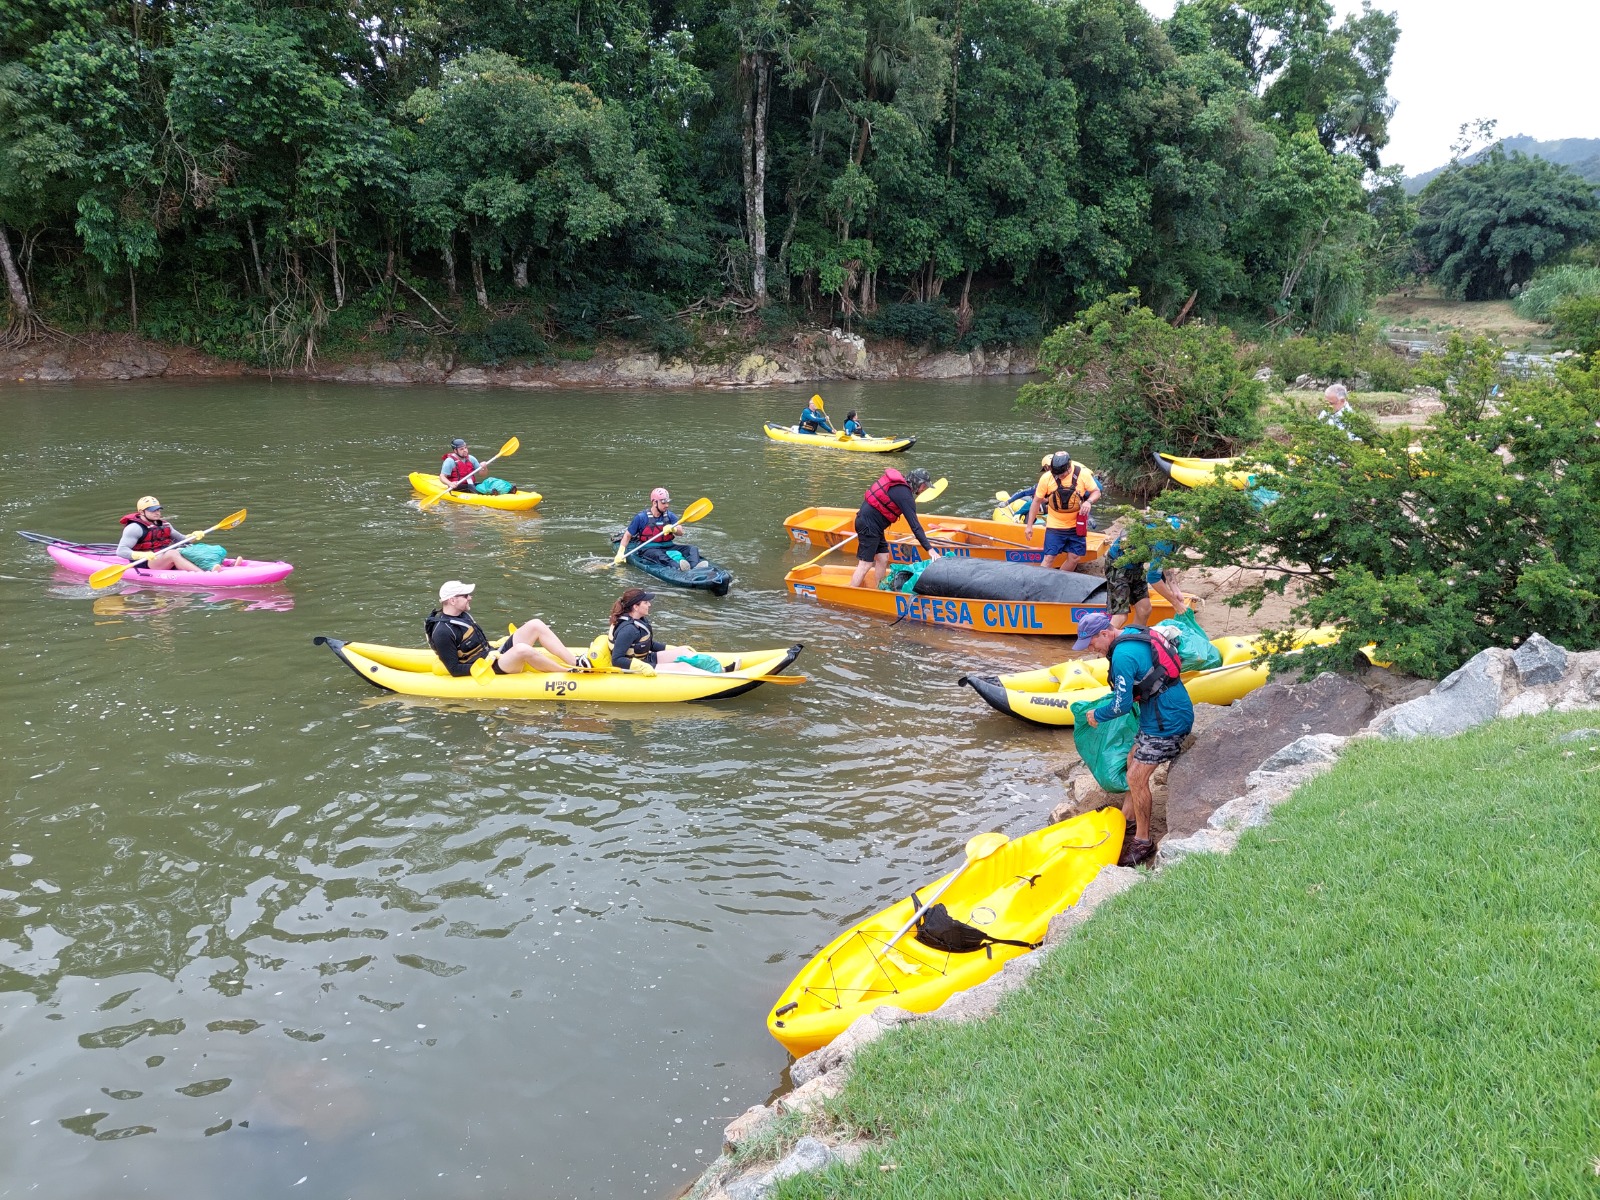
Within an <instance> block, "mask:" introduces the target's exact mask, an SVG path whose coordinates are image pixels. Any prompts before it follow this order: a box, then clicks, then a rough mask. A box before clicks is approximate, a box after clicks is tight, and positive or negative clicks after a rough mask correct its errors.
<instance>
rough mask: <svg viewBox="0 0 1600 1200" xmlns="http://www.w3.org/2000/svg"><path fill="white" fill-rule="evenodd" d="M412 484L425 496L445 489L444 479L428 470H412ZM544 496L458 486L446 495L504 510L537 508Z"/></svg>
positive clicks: (449, 499) (453, 500) (456, 500)
mask: <svg viewBox="0 0 1600 1200" xmlns="http://www.w3.org/2000/svg"><path fill="white" fill-rule="evenodd" d="M411 486H412V487H414V488H416V489H417V491H419V492H421V493H422V494H423V495H424V496H435V495H438V494H439V493H440V492H442V491H445V490H446V489H445V485H444V481H443V480H442V479H440V478H439V477H438V476H437V475H429V474H428V473H427V472H426V471H413V472H411ZM543 499H544V497H543V496H541V495H540V494H539V493H538V492H512V493H510V494H509V495H505V496H480V495H478V494H477V493H476V492H466V491H462V490H461V489H460V488H457V489H456V490H455V491H453V492H451V493H450V494H449V495H448V496H446V497H445V500H446V501H447V502H449V503H451V504H468V505H473V506H476V507H478V508H498V509H500V510H502V511H504V512H526V511H527V510H528V509H530V508H537V507H538V506H539V501H541V500H543Z"/></svg>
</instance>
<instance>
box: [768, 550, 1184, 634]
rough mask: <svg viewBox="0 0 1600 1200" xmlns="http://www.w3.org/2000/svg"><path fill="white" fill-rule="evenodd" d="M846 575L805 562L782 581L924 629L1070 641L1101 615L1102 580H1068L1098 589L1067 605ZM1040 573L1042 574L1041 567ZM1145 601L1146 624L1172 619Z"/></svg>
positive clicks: (843, 569) (804, 593)
mask: <svg viewBox="0 0 1600 1200" xmlns="http://www.w3.org/2000/svg"><path fill="white" fill-rule="evenodd" d="M937 561H938V562H948V561H950V560H948V559H940V560H937ZM935 565H936V564H935ZM931 569H932V568H931V567H930V570H931ZM851 573H852V568H851V567H849V566H843V565H838V566H835V565H829V564H825V563H816V564H810V563H808V564H807V565H805V566H803V567H796V568H795V569H794V570H792V571H790V572H789V573H788V574H787V575H785V576H784V577H783V582H784V583H785V584H786V585H787V586H788V588H789V591H790V592H791V593H792V594H793V595H794V596H796V597H798V598H800V599H803V600H815V601H817V602H818V603H821V604H837V605H841V606H843V607H845V608H855V609H860V610H861V611H862V612H870V613H873V614H875V615H877V616H881V617H887V618H889V619H890V620H895V621H920V622H922V623H923V624H926V625H942V626H945V627H946V628H949V629H970V630H973V631H975V632H977V633H1009V634H1031V635H1033V636H1036V637H1072V636H1075V635H1076V634H1077V632H1078V622H1079V621H1081V620H1082V619H1083V618H1084V617H1086V616H1088V615H1089V614H1090V613H1095V612H1105V611H1106V592H1105V580H1103V579H1099V578H1098V577H1096V576H1089V575H1073V576H1071V578H1073V579H1078V580H1085V581H1090V582H1092V583H1095V584H1098V585H1099V586H1098V587H1090V585H1089V583H1085V584H1084V590H1085V592H1086V593H1087V595H1086V598H1085V600H1084V601H1083V602H1082V603H1070V602H1055V601H1048V600H985V599H973V598H969V597H960V596H934V595H925V594H909V595H908V594H907V593H905V592H885V591H879V590H878V589H877V588H875V587H851V586H850V575H851ZM1040 573H1041V574H1043V573H1044V572H1043V569H1042V568H1040ZM1150 601H1151V616H1150V619H1151V620H1152V621H1161V620H1165V619H1166V618H1167V617H1170V616H1172V605H1171V604H1169V603H1168V602H1167V601H1166V599H1165V598H1164V597H1161V596H1157V595H1154V594H1152V595H1151V597H1150Z"/></svg>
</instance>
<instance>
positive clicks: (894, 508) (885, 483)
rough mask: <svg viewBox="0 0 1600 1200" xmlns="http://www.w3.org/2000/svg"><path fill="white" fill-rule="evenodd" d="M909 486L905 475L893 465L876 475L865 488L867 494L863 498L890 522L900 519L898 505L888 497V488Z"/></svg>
mask: <svg viewBox="0 0 1600 1200" xmlns="http://www.w3.org/2000/svg"><path fill="white" fill-rule="evenodd" d="M909 486H910V484H908V483H906V477H905V476H904V475H902V474H900V472H899V471H896V470H895V469H894V468H893V467H890V468H889V469H888V470H887V471H885V472H884V473H883V474H882V475H880V476H878V478H877V480H876V481H875V482H874V483H873V485H872V486H871V487H869V488H868V489H867V494H866V496H865V497H863V499H865V500H866V502H867V503H868V504H870V505H871V506H872V507H873V508H875V509H876V510H877V511H878V512H879V513H880V514H882V516H883V517H884V518H885V519H886V520H888V521H889V522H890V523H891V524H892V523H893V522H895V521H898V520H899V519H900V506H899V505H898V504H896V503H895V502H894V501H893V500H891V499H889V489H890V488H892V487H909Z"/></svg>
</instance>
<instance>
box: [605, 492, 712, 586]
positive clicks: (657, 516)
mask: <svg viewBox="0 0 1600 1200" xmlns="http://www.w3.org/2000/svg"><path fill="white" fill-rule="evenodd" d="M679 528H680V525H679V518H678V514H677V513H675V512H673V511H672V496H671V495H670V494H669V493H668V492H667V489H666V488H663V487H658V488H656V490H655V491H653V492H651V493H650V507H649V508H647V509H645V510H644V511H643V512H641V513H637V514H635V516H634V518H633V520H631V521H629V522H628V528H627V530H626V531H625V532H624V533H623V535H622V541H621V542H620V543H619V544H618V545H617V555H616V558H614V559H613V560H612V561H613V562H616V563H620V562H622V560H623V559H624V558H625V557H626V556H627V553H628V543H629V542H632V541H638V542H640V543H643V548H642V549H640V550H638V551H637V552H636V554H635V557H637V558H642V559H645V560H646V561H647V562H653V563H655V564H657V565H658V566H666V567H671V566H676V567H677V568H679V569H680V570H683V571H692V570H694V568H695V567H697V566H699V565H700V551H699V550H698V549H697V548H696V547H694V546H691V545H689V543H687V542H680V541H678V540H677V535H678V530H679Z"/></svg>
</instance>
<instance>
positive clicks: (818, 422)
mask: <svg viewBox="0 0 1600 1200" xmlns="http://www.w3.org/2000/svg"><path fill="white" fill-rule="evenodd" d="M799 428H800V432H801V433H837V432H838V431H837V430H836V429H834V427H833V422H832V421H830V420H828V414H827V413H825V412H823V411H822V397H821V396H813V397H811V403H810V404H808V405H806V407H805V411H804V412H802V413H801V414H800V426H799Z"/></svg>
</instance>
